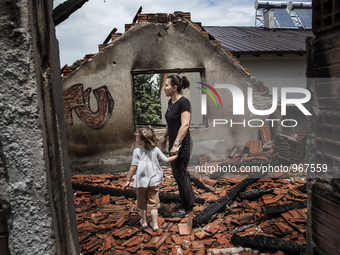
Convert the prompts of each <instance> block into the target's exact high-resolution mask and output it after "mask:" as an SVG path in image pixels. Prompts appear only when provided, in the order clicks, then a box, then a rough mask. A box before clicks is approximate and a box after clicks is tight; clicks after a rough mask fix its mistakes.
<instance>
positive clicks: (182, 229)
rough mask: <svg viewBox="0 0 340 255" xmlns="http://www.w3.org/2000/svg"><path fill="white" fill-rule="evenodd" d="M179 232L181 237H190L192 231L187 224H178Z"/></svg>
mask: <svg viewBox="0 0 340 255" xmlns="http://www.w3.org/2000/svg"><path fill="white" fill-rule="evenodd" d="M178 231H179V234H180V235H181V236H184V235H190V234H191V231H192V229H191V227H190V226H189V225H188V224H187V223H180V224H178Z"/></svg>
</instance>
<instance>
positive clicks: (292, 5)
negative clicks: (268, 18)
mask: <svg viewBox="0 0 340 255" xmlns="http://www.w3.org/2000/svg"><path fill="white" fill-rule="evenodd" d="M299 8H312V2H293V1H291V2H289V4H288V10H290V11H291V10H293V9H299Z"/></svg>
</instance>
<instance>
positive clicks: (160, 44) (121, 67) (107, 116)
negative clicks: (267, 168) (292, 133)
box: [63, 20, 271, 171]
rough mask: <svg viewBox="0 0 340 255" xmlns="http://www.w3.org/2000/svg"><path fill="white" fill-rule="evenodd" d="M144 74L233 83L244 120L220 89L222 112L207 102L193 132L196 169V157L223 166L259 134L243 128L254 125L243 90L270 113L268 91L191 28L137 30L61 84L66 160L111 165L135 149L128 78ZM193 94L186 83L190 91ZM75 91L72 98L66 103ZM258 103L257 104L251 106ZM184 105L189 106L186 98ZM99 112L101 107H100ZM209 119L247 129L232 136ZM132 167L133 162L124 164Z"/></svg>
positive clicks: (156, 26)
mask: <svg viewBox="0 0 340 255" xmlns="http://www.w3.org/2000/svg"><path fill="white" fill-rule="evenodd" d="M148 71H154V72H155V73H164V72H168V73H175V72H176V73H186V72H187V73H188V72H196V73H201V74H202V77H203V81H204V82H206V83H207V84H210V85H211V86H214V85H215V84H216V83H221V82H224V83H227V84H228V83H230V82H233V84H234V85H236V86H238V87H239V88H240V89H241V91H242V92H243V94H244V95H245V114H244V115H242V116H233V109H232V108H233V107H232V106H233V101H232V95H231V93H230V91H229V90H228V89H218V93H219V95H220V96H221V99H222V102H223V106H220V105H218V106H215V105H214V102H213V101H212V100H209V99H208V106H207V109H208V127H207V128H200V129H193V130H192V131H191V134H192V137H193V140H194V149H193V156H192V158H191V159H192V162H195V161H194V159H195V157H196V158H197V157H198V156H201V155H206V154H207V153H209V154H210V155H209V156H210V157H211V158H212V160H221V159H222V158H224V157H225V155H226V153H227V152H228V150H229V149H231V148H232V147H233V146H234V145H238V146H240V147H242V146H243V145H244V143H245V142H247V141H249V140H252V139H257V138H258V129H256V128H251V127H248V125H247V121H248V119H250V118H251V117H255V116H253V115H252V114H251V113H250V112H249V110H248V107H247V99H246V97H247V88H248V87H249V86H252V87H253V93H254V95H255V96H254V97H255V99H254V101H255V103H254V106H255V107H256V108H257V109H268V108H269V107H270V105H271V96H269V95H268V91H267V90H266V88H265V87H263V86H261V85H258V84H257V83H256V82H255V80H253V79H251V77H250V76H249V75H248V74H247V73H246V72H245V71H244V70H243V68H242V67H241V66H239V65H238V64H236V63H235V62H234V61H233V60H231V59H230V57H229V56H228V55H226V54H225V53H224V52H223V51H222V50H221V49H220V48H219V47H218V46H216V45H214V44H213V43H211V42H210V41H209V40H208V39H207V37H206V36H204V35H203V34H202V33H201V32H200V31H199V30H198V29H196V28H195V27H194V26H193V25H192V24H191V23H190V22H188V21H186V20H180V21H177V22H173V23H169V24H164V23H163V24H161V23H144V22H142V23H139V24H137V25H135V26H133V27H132V28H130V29H129V30H128V31H127V32H125V33H124V34H123V35H122V36H120V37H119V38H118V39H116V40H114V41H113V43H111V44H109V45H108V46H106V47H105V48H104V49H103V50H101V51H100V52H99V53H98V54H97V55H95V56H94V57H93V58H92V59H90V60H89V61H85V62H84V63H83V64H82V65H81V66H80V67H79V68H78V69H77V70H76V71H74V72H73V73H71V74H70V75H68V76H67V77H66V78H65V79H64V80H63V92H64V102H65V101H66V106H65V112H66V121H68V120H67V119H68V116H70V117H69V120H70V122H67V124H68V126H67V135H68V145H69V152H70V156H71V157H72V159H80V158H81V157H85V156H90V155H95V154H97V155H99V153H100V152H102V153H106V154H107V153H109V152H110V153H112V154H111V155H112V157H114V155H117V154H115V151H117V150H120V149H122V148H127V147H129V146H130V145H131V146H134V136H133V134H134V131H135V120H134V117H133V99H132V74H138V73H143V72H148ZM196 86H197V84H196V83H195V82H192V89H195V87H196ZM76 87H77V88H76ZM99 88H102V89H103V92H102V95H103V97H102V98H101V99H100V98H99V96H97V101H96V100H95V101H96V102H98V107H99V108H100V109H104V110H103V111H102V115H103V116H102V117H101V118H100V123H98V122H97V120H98V118H97V117H96V116H95V115H96V114H99V111H98V112H96V109H97V108H96V105H95V106H94V108H93V109H91V107H88V104H87V101H86V100H87V99H86V98H87V97H88V94H86V91H88V92H89V91H91V90H93V91H95V90H96V89H99ZM73 89H74V90H77V92H75V93H74V94H73V95H71V94H72V93H70V91H71V90H73ZM65 93H66V94H67V96H66V97H65ZM68 95H70V96H68ZM256 95H261V96H260V98H257V99H256V97H257V96H256ZM65 98H66V100H65ZM83 100H85V101H83ZM190 100H195V99H194V98H193V97H190ZM110 102H111V103H110ZM101 104H104V105H106V106H105V107H104V106H103V107H101V106H100V105H101ZM109 105H111V106H112V108H110V107H109ZM81 111H82V112H81ZM84 111H85V112H86V113H84ZM265 118H268V116H261V117H259V116H256V119H265ZM214 119H228V120H229V121H230V119H233V121H234V122H243V120H244V119H245V120H246V127H243V125H236V126H235V125H234V127H232V128H231V127H230V123H228V125H219V126H216V127H213V120H214ZM95 123H97V124H98V125H96V124H95ZM240 126H241V128H240ZM130 151H131V150H130ZM130 161H131V158H129V159H128V161H127V164H129V163H130ZM107 170H108V169H107V168H106V171H107Z"/></svg>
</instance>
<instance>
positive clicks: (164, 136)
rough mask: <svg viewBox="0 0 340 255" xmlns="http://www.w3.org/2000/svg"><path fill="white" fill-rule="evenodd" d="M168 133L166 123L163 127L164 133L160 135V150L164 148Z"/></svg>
mask: <svg viewBox="0 0 340 255" xmlns="http://www.w3.org/2000/svg"><path fill="white" fill-rule="evenodd" d="M168 135H169V132H168V125H166V127H165V132H164V135H163V137H162V140H161V143H160V144H161V149H162V150H165V148H166V141H167V140H168Z"/></svg>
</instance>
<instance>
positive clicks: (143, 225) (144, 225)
mask: <svg viewBox="0 0 340 255" xmlns="http://www.w3.org/2000/svg"><path fill="white" fill-rule="evenodd" d="M139 223H140V225H141V226H142V228H147V227H148V223H145V224H143V223H142V219H140V221H139Z"/></svg>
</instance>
